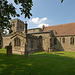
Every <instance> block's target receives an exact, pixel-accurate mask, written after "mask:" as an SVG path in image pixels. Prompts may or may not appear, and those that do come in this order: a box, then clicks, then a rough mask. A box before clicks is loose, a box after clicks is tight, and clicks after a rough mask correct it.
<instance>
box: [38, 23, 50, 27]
mask: <svg viewBox="0 0 75 75" xmlns="http://www.w3.org/2000/svg"><path fill="white" fill-rule="evenodd" d="M43 25H44V26H49V24H44V23H41V24H39V25H38V27H40V28H41V27H42V26H43Z"/></svg>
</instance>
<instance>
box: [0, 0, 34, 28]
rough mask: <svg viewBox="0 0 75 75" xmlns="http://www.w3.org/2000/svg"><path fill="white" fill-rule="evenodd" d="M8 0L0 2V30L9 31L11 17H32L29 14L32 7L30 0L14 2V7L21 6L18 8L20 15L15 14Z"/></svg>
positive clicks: (14, 9)
mask: <svg viewBox="0 0 75 75" xmlns="http://www.w3.org/2000/svg"><path fill="white" fill-rule="evenodd" d="M8 2H9V0H8V1H7V0H0V28H2V29H9V28H10V27H11V26H10V20H11V17H16V16H18V17H19V16H20V15H22V14H24V15H25V18H26V17H28V18H30V16H32V14H31V13H30V10H31V7H32V6H33V2H32V0H14V3H15V4H16V5H19V4H20V5H21V7H20V8H19V9H20V11H21V14H18V13H17V12H16V7H14V6H13V4H12V3H8Z"/></svg>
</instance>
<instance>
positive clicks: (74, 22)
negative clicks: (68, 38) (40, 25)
mask: <svg viewBox="0 0 75 75" xmlns="http://www.w3.org/2000/svg"><path fill="white" fill-rule="evenodd" d="M72 23H75V22H72ZM72 23H66V24H59V25H53V26H46V27H54V26H63V25H68V24H72ZM46 27H45V28H46Z"/></svg>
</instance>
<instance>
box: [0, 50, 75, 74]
mask: <svg viewBox="0 0 75 75" xmlns="http://www.w3.org/2000/svg"><path fill="white" fill-rule="evenodd" d="M5 52H6V51H5V50H0V75H75V52H64V51H60V52H51V53H46V52H37V53H34V54H31V55H29V57H28V58H25V56H24V55H12V56H7V55H6V53H5Z"/></svg>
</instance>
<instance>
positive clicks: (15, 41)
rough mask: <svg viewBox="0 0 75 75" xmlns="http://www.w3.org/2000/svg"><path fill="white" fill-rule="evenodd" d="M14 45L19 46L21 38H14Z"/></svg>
mask: <svg viewBox="0 0 75 75" xmlns="http://www.w3.org/2000/svg"><path fill="white" fill-rule="evenodd" d="M14 46H21V40H20V39H19V38H15V39H14Z"/></svg>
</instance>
